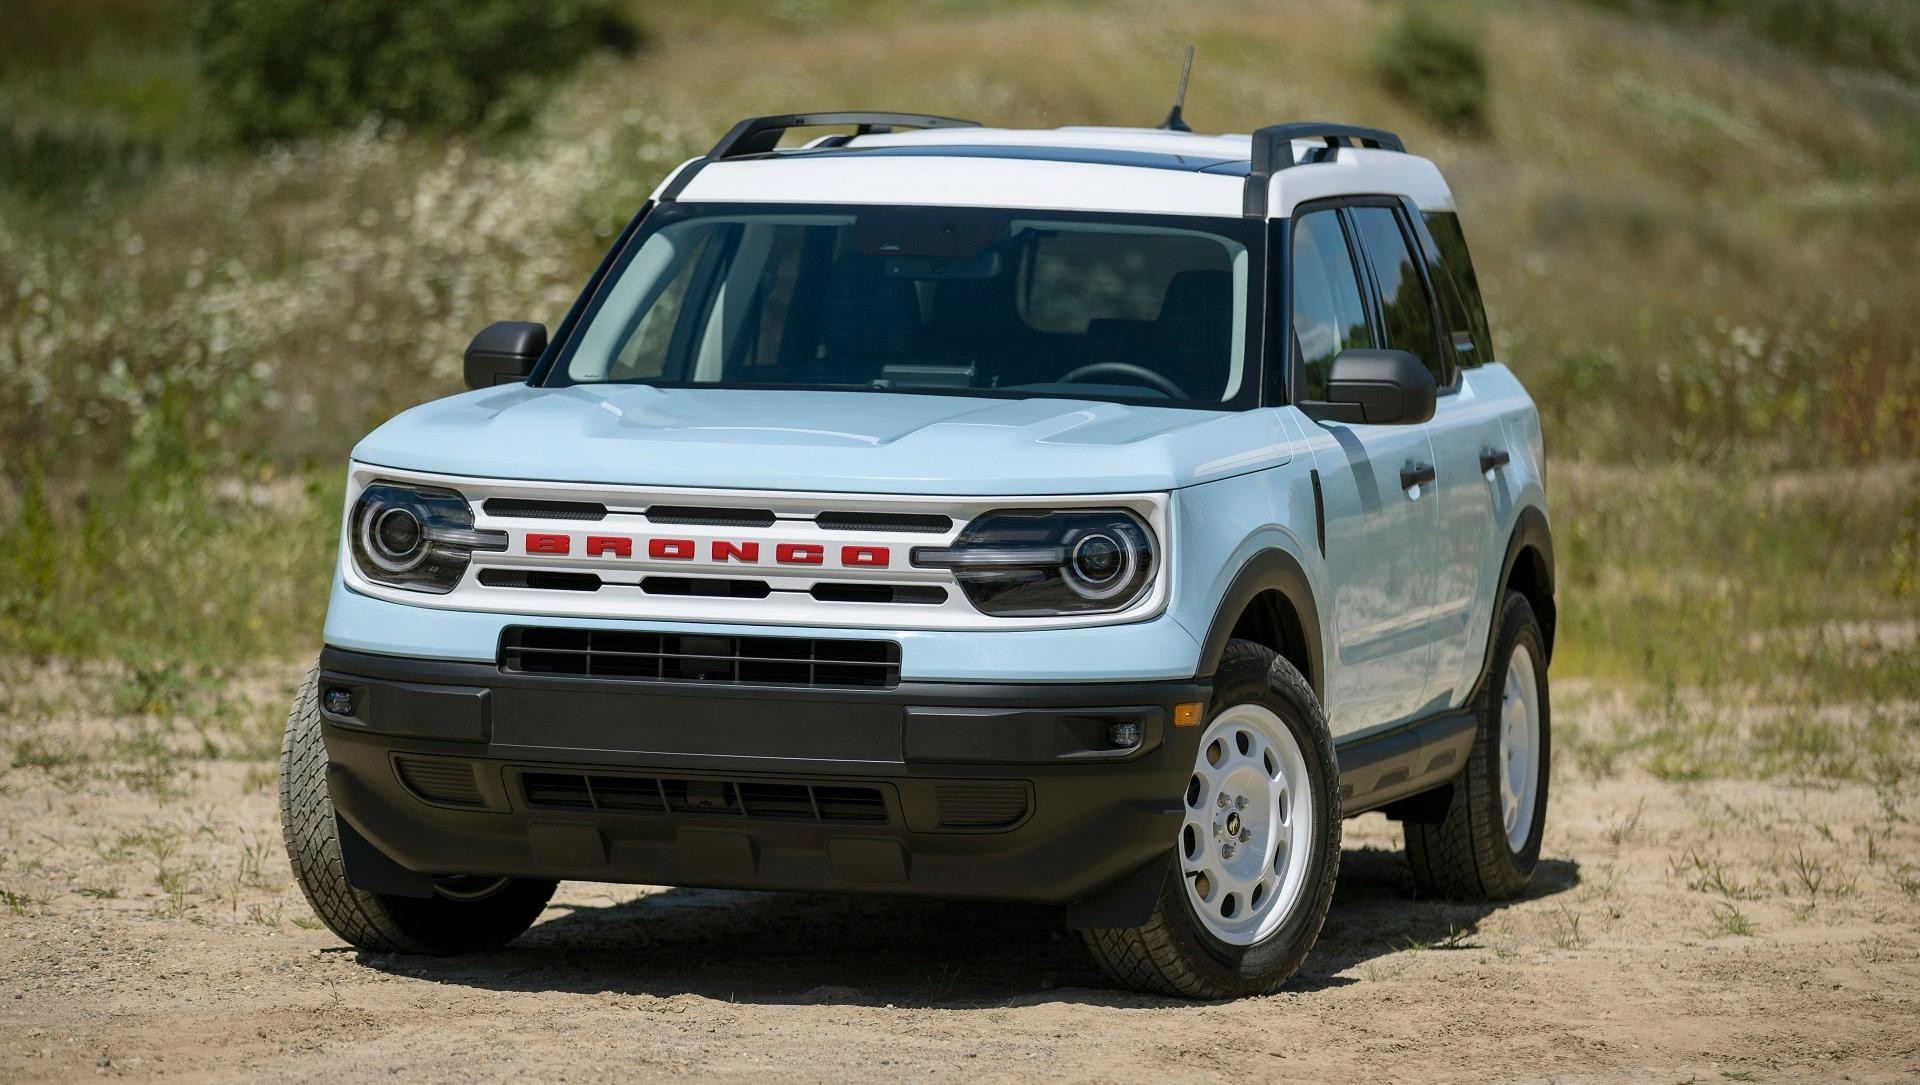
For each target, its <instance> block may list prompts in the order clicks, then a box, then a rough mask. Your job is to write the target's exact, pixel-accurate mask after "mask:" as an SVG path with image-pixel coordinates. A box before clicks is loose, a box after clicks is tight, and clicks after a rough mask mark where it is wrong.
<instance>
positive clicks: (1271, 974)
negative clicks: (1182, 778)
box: [1081, 640, 1341, 998]
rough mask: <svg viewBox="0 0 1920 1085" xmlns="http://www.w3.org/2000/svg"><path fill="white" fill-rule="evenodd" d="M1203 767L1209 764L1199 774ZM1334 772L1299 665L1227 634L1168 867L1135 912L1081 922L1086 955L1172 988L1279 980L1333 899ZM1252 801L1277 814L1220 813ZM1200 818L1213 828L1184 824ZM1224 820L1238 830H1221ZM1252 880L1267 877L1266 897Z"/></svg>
mask: <svg viewBox="0 0 1920 1085" xmlns="http://www.w3.org/2000/svg"><path fill="white" fill-rule="evenodd" d="M1273 728H1283V729H1284V730H1283V731H1276V730H1273ZM1242 734H1246V735H1248V736H1249V739H1250V741H1249V743H1248V744H1247V745H1242V744H1241V741H1240V738H1239V736H1240V735H1242ZM1221 742H1228V743H1233V744H1234V748H1236V749H1237V750H1238V756H1237V757H1236V756H1235V755H1234V753H1233V752H1231V751H1230V750H1229V748H1228V747H1226V746H1221V747H1220V753H1221V757H1222V760H1221V761H1220V762H1218V763H1215V764H1214V765H1213V766H1212V767H1207V768H1205V769H1204V770H1203V766H1205V765H1207V764H1208V763H1209V762H1211V760H1212V756H1211V755H1212V754H1213V752H1214V747H1215V746H1216V745H1218V744H1220V743H1221ZM1263 742H1264V743H1266V745H1264V746H1262V745H1261V743H1263ZM1289 747H1290V750H1289ZM1269 753H1271V754H1273V755H1275V757H1274V759H1272V760H1269V759H1268V756H1267V755H1268V754H1269ZM1276 766H1277V767H1276ZM1203 771H1206V772H1209V773H1215V772H1217V773H1221V775H1218V776H1208V777H1203V775H1202V772H1203ZM1262 771H1264V772H1265V773H1266V776H1267V777H1268V779H1267V785H1266V786H1263V785H1262V783H1261V778H1260V776H1259V773H1260V772H1262ZM1339 780H1340V771H1339V767H1338V764H1337V763H1336V762H1335V760H1334V754H1333V739H1332V737H1331V735H1330V734H1329V733H1328V731H1327V721H1326V716H1325V714H1324V713H1323V712H1322V711H1321V709H1320V702H1319V700H1318V699H1317V698H1316V697H1314V695H1313V689H1312V687H1311V686H1309V685H1308V684H1307V681H1306V679H1305V678H1303V677H1302V676H1301V674H1300V672H1299V671H1298V670H1296V669H1295V668H1294V666H1293V665H1292V664H1291V663H1288V662H1287V661H1286V660H1284V659H1281V658H1280V657H1279V656H1277V655H1275V654H1274V653H1273V652H1272V651H1271V650H1270V649H1267V648H1264V647H1261V646H1260V645H1257V644H1253V643H1251V642H1248V641H1240V640H1236V641H1230V642H1229V643H1228V644H1227V650H1226V653H1225V655H1224V656H1223V657H1222V659H1221V662H1220V669H1219V671H1218V672H1217V673H1216V674H1215V677H1214V697H1213V711H1212V713H1211V714H1210V716H1209V718H1208V723H1207V729H1206V731H1204V732H1203V733H1202V735H1201V740H1200V744H1199V754H1198V756H1197V757H1196V760H1195V766H1194V776H1193V778H1192V782H1191V783H1190V784H1189V790H1188V792H1187V794H1186V795H1185V796H1184V797H1183V801H1184V807H1185V809H1186V811H1187V821H1186V823H1185V824H1184V825H1183V826H1182V827H1181V834H1180V837H1179V839H1177V840H1176V841H1175V844H1174V854H1173V857H1172V862H1173V863H1174V870H1173V871H1172V873H1171V874H1170V875H1169V877H1168V878H1167V879H1166V881H1165V884H1164V885H1163V886H1162V888H1161V892H1160V899H1159V900H1158V901H1157V902H1156V903H1155V905H1154V910H1153V914H1152V916H1151V917H1149V918H1148V920H1147V922H1146V923H1144V924H1142V925H1141V926H1138V927H1128V928H1119V929H1105V930H1086V931H1082V932H1081V934H1082V936H1083V937H1084V938H1085V940H1086V943H1087V948H1088V949H1089V950H1091V951H1092V953H1093V958H1094V960H1095V961H1097V962H1099V964H1100V967H1101V968H1102V969H1104V970H1105V971H1106V973H1107V975H1109V976H1111V977H1112V978H1113V979H1114V980H1115V981H1116V982H1118V983H1120V984H1121V985H1123V986H1126V987H1131V988H1133V989H1134V990H1137V991H1148V992H1152V993H1155V994H1163V995H1175V996H1179V997H1184V998H1235V997H1239V996H1242V995H1257V994H1265V993H1267V992H1269V991H1273V990H1276V989H1277V988H1279V987H1280V986H1281V985H1282V984H1284V983H1286V981H1287V979H1288V978H1289V977H1291V976H1292V975H1293V973H1294V971H1295V970H1296V969H1298V968H1299V967H1300V964H1301V962H1303V961H1305V960H1306V957H1307V951H1308V950H1310V949H1312V948H1313V943H1314V939H1316V938H1318V937H1319V935H1320V925H1321V923H1322V922H1324V921H1325V919H1326V916H1327V906H1328V905H1329V904H1330V903H1332V901H1333V886H1334V880H1335V877H1336V876H1337V875H1338V873H1339V869H1340V832H1341V818H1340V788H1339ZM1269 786H1270V789H1268V787H1269ZM1221 788H1224V790H1217V789H1221ZM1207 791H1212V792H1214V794H1213V795H1211V796H1209V795H1207V794H1205V793H1204V792H1207ZM1229 791H1233V792H1236V793H1237V794H1236V795H1235V799H1240V798H1248V797H1249V796H1250V795H1251V796H1253V797H1252V798H1251V799H1250V801H1249V804H1248V805H1246V806H1240V805H1239V804H1238V803H1237V802H1235V801H1234V800H1229V801H1228V803H1227V804H1226V805H1221V804H1220V799H1221V798H1222V797H1223V796H1225V795H1226V794H1227V793H1228V792H1229ZM1263 797H1264V798H1266V799H1267V800H1269V801H1266V802H1264V803H1263V802H1262V801H1261V799H1262V798H1263ZM1210 798H1211V800H1212V801H1209V799H1210ZM1256 809H1271V810H1274V811H1276V812H1277V811H1281V810H1285V811H1288V816H1287V817H1284V818H1283V817H1280V816H1278V814H1277V813H1276V814H1275V815H1274V816H1273V817H1272V818H1271V819H1270V820H1269V822H1268V824H1267V825H1266V827H1265V831H1264V832H1258V831H1256V829H1255V828H1250V826H1254V824H1255V823H1254V822H1253V821H1252V819H1251V818H1249V819H1246V820H1244V821H1243V820H1241V819H1239V818H1238V817H1230V815H1234V814H1235V812H1236V811H1242V812H1244V811H1247V810H1256ZM1202 826H1204V827H1206V828H1207V829H1209V830H1212V831H1211V832H1204V833H1202V832H1196V833H1195V836H1193V837H1190V836H1189V835H1188V834H1189V832H1192V831H1194V830H1196V829H1198V828H1200V827H1202ZM1223 826H1234V827H1237V828H1238V829H1239V831H1240V832H1242V833H1247V834H1249V836H1248V837H1236V836H1230V834H1228V833H1226V832H1225V831H1223V829H1222V827H1223ZM1196 837H1197V839H1196ZM1236 841H1238V843H1236ZM1241 848H1245V849H1246V850H1245V852H1244V853H1242V852H1241V851H1240V850H1239V849H1241ZM1256 856H1257V858H1255V857H1256ZM1283 858H1284V860H1285V862H1284V864H1283V863H1282V859H1283ZM1249 859H1251V860H1252V862H1251V864H1250V865H1247V861H1248V860H1249ZM1283 866H1284V870H1283ZM1243 870H1251V871H1257V874H1254V875H1252V876H1254V877H1257V878H1259V879H1261V881H1260V882H1258V883H1254V887H1253V889H1252V890H1250V891H1247V897H1246V903H1245V906H1244V910H1242V906H1241V905H1239V904H1237V903H1233V902H1231V901H1229V899H1228V898H1229V897H1233V896H1236V895H1237V894H1238V893H1239V892H1241V891H1242V890H1243V889H1244V887H1245V886H1247V885H1248V884H1249V882H1248V881H1247V879H1246V878H1245V877H1243V876H1242V875H1241V874H1240V873H1238V872H1239V871H1243ZM1296 870H1297V877H1296V875H1295V872H1296ZM1215 877H1217V878H1218V883H1217V884H1215V882H1214V878H1215ZM1260 885H1269V886H1270V887H1271V888H1270V889H1268V890H1267V891H1266V896H1265V897H1264V898H1263V897H1262V891H1261V890H1260V888H1259V886H1260ZM1203 897H1204V902H1203ZM1203 909H1204V911H1203ZM1236 923H1237V924H1239V926H1235V925H1234V924H1236Z"/></svg>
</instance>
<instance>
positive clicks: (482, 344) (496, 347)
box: [467, 320, 547, 388]
mask: <svg viewBox="0 0 1920 1085" xmlns="http://www.w3.org/2000/svg"><path fill="white" fill-rule="evenodd" d="M546 349H547V326H546V325H545V324H533V323H529V322H527V321H524V320H502V321H498V322H496V323H493V324H489V325H487V326H486V328H485V329H484V330H482V331H481V332H480V334H479V335H476V336H474V337H473V342H471V343H469V344H467V387H469V388H492V387H494V386H495V385H499V384H518V383H520V382H521V381H524V380H526V379H527V374H529V373H532V372H533V363H535V362H537V361H539V360H540V352H541V351H543V350H546Z"/></svg>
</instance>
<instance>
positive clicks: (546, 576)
mask: <svg viewBox="0 0 1920 1085" xmlns="http://www.w3.org/2000/svg"><path fill="white" fill-rule="evenodd" d="M480 583H481V584H482V585H484V586H486V587H489V588H534V589H537V590H540V591H599V590H600V578H599V577H597V576H595V575H594V574H592V573H549V572H542V571H541V570H538V569H528V570H522V569H482V570H480Z"/></svg>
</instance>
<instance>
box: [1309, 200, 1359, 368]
mask: <svg viewBox="0 0 1920 1085" xmlns="http://www.w3.org/2000/svg"><path fill="white" fill-rule="evenodd" d="M1372 345H1373V340H1372V337H1371V336H1370V335H1368V333H1367V310H1366V308H1365V306H1364V305H1363V304H1362V303H1361V301H1360V278H1359V275H1358V274H1357V273H1356V272H1355V270H1354V266H1353V253H1352V250H1351V249H1349V248H1348V247H1347V236H1346V232H1345V231H1344V230H1342V229H1341V227H1340V213H1339V212H1338V211H1333V210H1327V211H1309V212H1307V213H1306V214H1304V215H1301V216H1300V217H1299V220H1298V221H1297V222H1295V224H1294V227H1293V349H1294V350H1295V352H1297V353H1298V355H1299V357H1300V365H1301V375H1302V377H1303V379H1304V383H1303V385H1302V388H1301V398H1302V399H1325V398H1326V395H1327V371H1328V370H1329V369H1330V368H1331V367H1332V366H1333V359H1334V356H1335V355H1337V354H1339V353H1340V352H1341V351H1343V350H1346V349H1347V348H1348V347H1369V346H1372Z"/></svg>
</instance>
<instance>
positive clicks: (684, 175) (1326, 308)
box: [282, 113, 1554, 997]
mask: <svg viewBox="0 0 1920 1085" xmlns="http://www.w3.org/2000/svg"><path fill="white" fill-rule="evenodd" d="M808 126H835V127H839V128H842V129H846V128H851V129H852V130H853V132H854V134H852V135H845V134H838V135H829V136H825V137H823V138H819V139H816V140H814V141H812V142H810V143H806V144H804V145H801V146H792V147H788V148H781V147H780V143H781V141H782V137H783V136H784V135H786V134H787V133H788V132H789V131H791V130H793V129H797V128H803V127H808ZM467 377H468V383H469V385H471V387H472V390H471V391H469V392H466V393H464V394H461V395H457V396H452V397H450V398H447V399H444V400H440V401H438V402H434V403H429V404H426V405H423V406H420V407H416V408H414V409H413V410H410V411H407V412H405V413H404V414H401V415H400V416H399V417H397V418H394V419H393V420H392V421H390V422H388V423H386V424H385V425H383V426H381V427H380V428H379V429H378V430H376V431H375V432H374V433H372V434H371V435H369V436H368V437H367V438H366V439H365V440H363V441H362V442H361V443H360V444H359V446H358V447H357V448H356V449H355V450H354V453H353V462H352V464H351V466H350V473H349V485H348V493H347V507H346V512H345V518H344V524H343V528H342V534H341V546H340V561H339V567H338V573H337V575H336V577H335V580H334V584H333V594H332V601H331V605H330V607H329V611H328V615H327V624H326V637H325V642H326V647H325V650H324V652H323V653H322V655H321V657H320V660H319V662H318V664H317V665H316V667H315V670H314V673H313V675H312V676H311V678H310V680H309V681H308V682H307V684H306V687H305V689H304V691H303V692H302V694H301V696H300V698H299V700H298V702H297V703H296V705H295V706H294V710H293V713H292V716H291V719H290V721H289V725H288V730H287V740H286V747H285V758H284V780H283V785H282V802H283V813H284V820H285V827H286V838H287V846H288V850H289V852H290V853H291V856H292V861H293V869H294V871H295V872H296V874H297V876H298V878H299V880H300V883H301V885H302V886H303V887H304V889H305V891H306V893H307V896H308V899H309V900H310V901H311V902H312V904H313V907H314V909H315V911H316V912H317V913H318V914H319V916H320V918H321V919H323V920H324V921H325V922H326V923H327V924H328V926H330V927H331V928H332V929H333V930H334V931H335V932H336V933H338V934H339V935H340V936H341V937H343V938H345V939H346V940H348V941H349V942H352V943H354V944H355V945H358V946H362V947H365V948H368V949H374V950H381V951H390V952H410V953H451V952H459V951H463V950H470V949H477V948H482V947H486V946H490V945H495V944H499V943H501V942H504V941H506V940H508V939H510V938H512V937H514V936H515V935H517V934H519V933H520V932H522V931H523V930H525V929H526V928H527V927H528V926H529V925H530V924H531V923H533V922H534V920H535V919H536V918H537V917H538V916H539V914H540V912H541V910H542V909H543V908H544V907H545V905H546V903H547V901H548V899H549V897H550V896H551V894H552V893H553V891H554V886H555V883H556V882H557V881H558V880H559V879H563V878H565V879H587V880H599V881H615V882H632V883H645V884H668V885H696V886H716V887H730V888H742V889H784V890H828V891H846V892H863V893H865V892H871V893H894V894H909V895H923V896H939V897H968V898H980V899H993V900H1010V901H1034V902H1046V903H1051V904H1058V905H1061V906H1063V909H1064V914H1065V918H1066V921H1067V923H1068V924H1069V925H1071V926H1072V927H1075V928H1077V929H1080V930H1082V931H1083V932H1084V934H1085V937H1086V941H1087V944H1088V945H1089V946H1090V947H1091V949H1092V951H1093V954H1094V956H1095V958H1097V959H1098V961H1099V962H1100V964H1101V965H1102V966H1103V967H1104V968H1106V969H1107V971H1108V972H1109V973H1111V975H1112V976H1113V977H1114V978H1115V979H1116V980H1118V981H1119V982H1121V983H1124V984H1127V985H1130V986H1134V987H1137V988H1140V989H1145V990H1153V991H1160V992H1166V993H1173V994H1179V995H1187V996H1196V997H1224V996H1233V995H1240V994H1248V993H1255V992H1261V991H1267V990H1271V989H1273V988H1275V987H1277V986H1279V985H1280V984H1281V983H1283V982H1284V981H1285V980H1286V979H1287V977H1288V976H1289V975H1291V974H1292V973H1293V972H1294V970H1295V969H1296V968H1297V967H1298V966H1299V965H1300V963H1301V961H1302V960H1303V959H1304V958H1305V956H1306V954H1307V952H1308V950H1309V949H1310V948H1311V946H1312V944H1313V941H1314V938H1315V937H1316V935H1317V934H1318V932H1319V929H1320V925H1321V922H1322V920H1323V918H1324V916H1325V914H1326V910H1327V907H1328V903H1329V901H1330V900H1331V897H1332V893H1333V887H1334V878H1335V873H1336V871H1337V869H1338V866H1339V860H1340V835H1341V821H1342V818H1343V817H1344V816H1351V815H1353V814H1356V813H1360V812H1362V811H1367V810H1379V809H1383V810H1385V811H1386V812H1387V813H1388V815H1389V816H1391V817H1394V818H1397V819H1399V820H1401V821H1402V822H1404V823H1405V827H1406V839H1407V855H1408V858H1409V860H1410V862H1411V863H1412V866H1413V870H1414V874H1415V877H1416V880H1417V881H1418V883H1419V885H1420V886H1421V888H1422V890H1423V891H1428V892H1433V893H1440V894H1447V895H1453V896H1460V897H1467V898H1476V899H1483V898H1491V897H1501V896H1510V895H1513V894H1516V893H1518V892H1520V891H1521V890H1523V889H1524V888H1525V886H1526V885H1527V882H1528V879H1529V877H1530V876H1531V874H1532V872H1533V868H1534V865H1535V862H1536V860H1537V858H1538V856H1539V853H1540V840H1541V835H1542V830H1543V826H1544V823H1545V816H1546V808H1547V779H1548V750H1549V748H1548V739H1549V736H1548V701H1547V662H1548V659H1549V657H1550V655H1551V652H1552V649H1553V631H1554V594H1553V592H1554V582H1553V545H1552V541H1551V539H1550V537H1549V534H1548V527H1547V517H1546V511H1545V498H1544V494H1543V491H1542V456H1541V438H1540V428H1539V420H1538V416H1537V415H1536V413H1535V410H1534V407H1533V403H1532V401H1531V400H1530V399H1529V398H1528V396H1527V393H1526V391H1525V390H1524V389H1523V388H1522V387H1521V385H1520V382H1519V381H1518V380H1517V379H1516V378H1515V377H1514V375H1513V373H1512V372H1510V371H1509V370H1508V369H1507V368H1506V366H1504V365H1502V364H1500V363H1499V362H1498V361H1497V360H1496V359H1495V357H1494V347H1493V340H1492V338H1491V336H1490V335H1489V333H1488V327H1487V320H1486V316H1485V313H1484V312H1483V309H1482V305H1481V301H1480V291H1479V288H1478V286H1477V284H1476V281H1475V277H1474V272H1473V266H1472V264H1471V262H1470V261H1469V260H1468V256H1467V247H1466V243H1465V240H1464V238H1463V236H1462V233H1461V229H1460V226H1459V223H1458V221H1457V220H1456V217H1455V214H1454V205H1453V201H1452V196H1451V194H1450V193H1449V192H1448V190H1447V187H1446V184H1445V182H1444V181H1443V180H1442V179H1441V177H1440V174H1439V172H1438V171H1437V170H1436V169H1435V168H1434V167H1433V165H1432V163H1430V162H1428V161H1427V160H1425V159H1422V158H1418V157H1415V156H1413V155H1409V154H1407V153H1405V151H1404V149H1403V148H1402V145H1401V142H1400V140H1399V139H1398V138H1397V137H1395V136H1393V135H1392V134H1390V133H1385V132H1379V131H1375V130H1371V129H1361V128H1353V127H1350V126H1345V125H1332V124H1287V125H1276V126H1273V127H1269V128H1263V129H1261V130H1259V131H1257V132H1254V133H1252V134H1251V135H1250V136H1249V135H1240V136H1198V135H1193V134H1189V133H1184V132H1175V131H1164V130H1151V129H1112V128H1079V129H1076V128H1066V129H1059V130H1055V131H1013V130H999V129H986V128H982V127H979V126H978V125H975V124H972V123H971V122H966V121H957V120H953V119H951V118H943V117H926V116H909V115H900V114H881V113H832V114H802V115H793V116H782V117H756V118H751V119H749V120H746V121H742V122H741V123H740V124H739V125H737V126H735V127H734V129H733V130H732V131H730V132H729V133H727V135H726V137H725V138H723V139H722V140H721V141H720V143H719V144H718V145H717V146H716V147H715V148H714V149H713V150H712V151H711V152H710V153H709V154H707V155H705V156H703V157H702V158H699V159H695V160H693V161H691V162H688V163H687V164H685V165H683V166H681V167H680V168H679V169H677V170H676V171H674V173H673V174H672V175H670V176H669V177H668V179H667V180H666V181H665V183H663V184H662V185H661V187H660V188H659V189H658V190H657V191H656V192H655V194H654V196H653V198H652V199H651V200H649V201H648V202H647V204H646V205H645V206H643V207H642V208H641V209H640V211H639V213H638V214H637V215H635V216H634V219H633V221H632V223H631V224H630V225H629V226H628V227H627V228H626V230H625V232H624V233H622V234H621V235H620V238H619V240H618V241H616V242H615V244H614V245H613V247H612V249H611V250H610V251H609V252H608V253H607V255H606V257H605V259H604V260H603V261H602V263H601V265H600V267H599V269H598V270H597V271H596V272H595V273H594V275H593V278H592V279H591V280H590V281H589V282H588V283H587V286H586V289H585V291H584V292H583V293H582V294H581V296H580V299H579V300H578V302H576V303H575V304H574V306H573V308H572V310H571V311H570V312H569V313H567V315H566V317H565V319H564V320H562V321H561V322H560V324H559V326H558V328H557V330H556V331H555V332H554V334H553V337H552V338H551V339H550V340H549V339H548V337H547V333H546V329H545V328H544V327H543V326H541V325H539V324H526V323H505V324H495V325H493V326H491V327H489V328H488V329H486V330H485V331H484V332H482V333H481V334H480V336H479V337H478V338H476V339H475V340H474V342H473V345H472V347H470V348H469V350H468V353H467Z"/></svg>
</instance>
